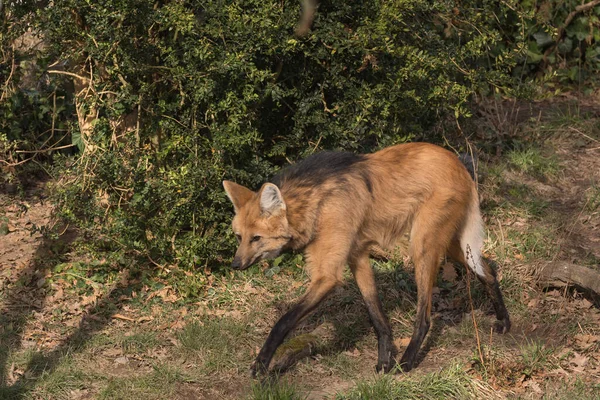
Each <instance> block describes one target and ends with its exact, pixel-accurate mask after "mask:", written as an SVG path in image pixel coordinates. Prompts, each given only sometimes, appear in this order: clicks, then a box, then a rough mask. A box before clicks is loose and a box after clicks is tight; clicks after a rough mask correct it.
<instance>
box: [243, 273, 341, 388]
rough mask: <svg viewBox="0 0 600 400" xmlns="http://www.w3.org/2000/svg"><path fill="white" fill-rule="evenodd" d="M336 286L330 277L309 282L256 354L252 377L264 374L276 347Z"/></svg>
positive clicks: (334, 280)
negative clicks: (296, 301)
mask: <svg viewBox="0 0 600 400" xmlns="http://www.w3.org/2000/svg"><path fill="white" fill-rule="evenodd" d="M336 284H337V280H336V279H334V278H331V277H321V278H319V279H316V280H315V281H313V282H311V284H310V286H309V288H308V290H307V291H306V293H305V294H304V296H303V297H302V299H301V300H300V301H299V302H298V304H296V305H295V306H294V307H293V308H292V309H291V310H290V311H288V312H287V313H285V315H284V316H283V317H281V318H280V319H279V321H277V323H276V324H275V326H274V327H273V329H271V333H270V334H269V336H268V337H267V340H266V342H265V344H264V345H263V347H262V349H261V350H260V352H259V353H258V356H257V357H256V361H254V364H252V367H251V368H250V371H251V373H252V376H253V377H256V376H257V375H259V374H264V373H266V372H267V369H268V368H269V363H270V362H271V358H273V354H275V350H277V347H279V345H280V344H281V343H282V342H283V340H284V339H285V338H286V336H287V335H288V334H289V333H290V332H291V331H292V329H294V327H295V326H296V324H298V322H300V320H302V318H304V317H305V316H306V315H308V313H310V312H311V311H312V310H314V309H315V307H316V306H317V305H319V303H320V302H321V300H323V299H324V298H325V296H327V294H328V293H329V292H331V289H333V288H334V287H335V286H336Z"/></svg>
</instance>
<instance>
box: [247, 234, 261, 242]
mask: <svg viewBox="0 0 600 400" xmlns="http://www.w3.org/2000/svg"><path fill="white" fill-rule="evenodd" d="M260 239H262V237H260V236H258V235H255V236H252V239H251V240H250V243H254V242H258V241H259V240H260Z"/></svg>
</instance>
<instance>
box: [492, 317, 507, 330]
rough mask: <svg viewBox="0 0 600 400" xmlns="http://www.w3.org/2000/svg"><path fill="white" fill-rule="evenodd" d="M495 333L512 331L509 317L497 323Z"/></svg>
mask: <svg viewBox="0 0 600 400" xmlns="http://www.w3.org/2000/svg"><path fill="white" fill-rule="evenodd" d="M494 331H496V333H501V334H505V333H508V331H510V320H509V319H508V317H506V318H504V319H502V320H498V321H496V323H495V324H494Z"/></svg>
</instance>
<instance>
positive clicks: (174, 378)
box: [98, 365, 190, 400]
mask: <svg viewBox="0 0 600 400" xmlns="http://www.w3.org/2000/svg"><path fill="white" fill-rule="evenodd" d="M184 382H190V379H189V378H186V377H185V376H184V375H183V374H182V373H181V372H180V371H179V370H177V369H175V368H173V367H172V366H167V365H158V366H155V367H154V370H153V371H152V372H151V373H149V374H147V375H145V376H141V377H128V378H112V379H109V381H108V385H107V386H106V387H105V388H104V389H103V390H102V392H101V393H100V395H99V396H98V398H99V399H106V400H109V399H110V400H120V399H123V400H130V399H144V400H151V399H168V398H171V397H172V395H173V394H174V393H175V390H176V389H177V387H178V386H179V384H181V383H184Z"/></svg>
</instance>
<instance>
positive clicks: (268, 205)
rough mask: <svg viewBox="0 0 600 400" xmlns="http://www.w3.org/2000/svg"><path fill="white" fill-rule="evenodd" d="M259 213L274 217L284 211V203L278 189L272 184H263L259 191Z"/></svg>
mask: <svg viewBox="0 0 600 400" xmlns="http://www.w3.org/2000/svg"><path fill="white" fill-rule="evenodd" d="M260 211H262V212H263V213H266V214H271V215H276V214H278V213H280V212H282V211H285V202H284V201H283V196H281V192H280V191H279V188H278V187H277V186H275V185H274V184H272V183H265V184H264V185H263V187H262V188H261V189H260Z"/></svg>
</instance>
